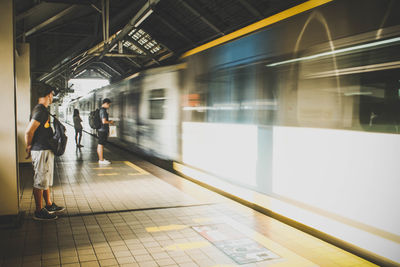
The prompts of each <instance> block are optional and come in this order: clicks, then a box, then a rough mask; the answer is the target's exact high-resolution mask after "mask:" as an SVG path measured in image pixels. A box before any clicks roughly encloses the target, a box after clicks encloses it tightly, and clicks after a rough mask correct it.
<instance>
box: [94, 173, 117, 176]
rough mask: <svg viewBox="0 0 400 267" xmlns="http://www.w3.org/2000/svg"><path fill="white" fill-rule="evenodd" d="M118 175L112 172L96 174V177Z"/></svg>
mask: <svg viewBox="0 0 400 267" xmlns="http://www.w3.org/2000/svg"><path fill="white" fill-rule="evenodd" d="M115 175H118V173H117V172H113V173H98V174H97V176H115Z"/></svg>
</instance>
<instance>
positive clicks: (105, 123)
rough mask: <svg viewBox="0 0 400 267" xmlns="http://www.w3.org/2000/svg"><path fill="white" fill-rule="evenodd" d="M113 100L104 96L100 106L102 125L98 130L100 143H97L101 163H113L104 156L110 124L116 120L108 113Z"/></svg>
mask: <svg viewBox="0 0 400 267" xmlns="http://www.w3.org/2000/svg"><path fill="white" fill-rule="evenodd" d="M110 105H111V100H110V99H109V98H104V100H103V104H102V105H101V108H100V120H101V127H100V129H99V130H98V135H99V144H98V145H97V155H98V156H99V164H102V165H108V164H111V162H110V161H108V160H106V159H105V158H104V157H103V153H104V146H105V144H106V143H107V138H108V134H109V132H110V127H109V125H110V124H113V123H114V121H109V120H108V113H107V109H108V108H110Z"/></svg>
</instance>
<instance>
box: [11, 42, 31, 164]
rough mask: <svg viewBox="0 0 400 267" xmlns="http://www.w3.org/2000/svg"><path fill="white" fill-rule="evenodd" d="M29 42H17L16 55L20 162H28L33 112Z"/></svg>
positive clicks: (29, 160)
mask: <svg viewBox="0 0 400 267" xmlns="http://www.w3.org/2000/svg"><path fill="white" fill-rule="evenodd" d="M29 56H30V50H29V44H28V43H23V44H17V52H16V55H15V75H16V79H15V80H16V88H17V90H16V92H17V94H16V95H17V132H18V141H17V144H18V162H19V163H27V162H31V159H25V157H26V152H25V129H26V127H27V126H28V123H29V115H30V112H31V77H30V63H29V62H30V61H29Z"/></svg>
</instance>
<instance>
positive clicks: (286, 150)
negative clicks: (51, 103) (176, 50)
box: [65, 0, 400, 262]
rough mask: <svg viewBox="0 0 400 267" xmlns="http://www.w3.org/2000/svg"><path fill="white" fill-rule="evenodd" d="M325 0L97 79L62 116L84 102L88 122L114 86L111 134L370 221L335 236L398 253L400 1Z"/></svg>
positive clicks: (353, 220)
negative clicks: (122, 74) (177, 59)
mask: <svg viewBox="0 0 400 267" xmlns="http://www.w3.org/2000/svg"><path fill="white" fill-rule="evenodd" d="M325 2H328V3H326V4H324V5H321V6H319V7H317V8H314V9H312V10H310V11H307V12H303V13H301V14H298V15H296V16H292V17H290V18H288V19H284V20H282V21H279V22H278V23H274V24H272V25H270V26H268V27H265V28H263V29H261V30H258V31H256V32H253V33H250V34H247V35H245V36H241V37H240V38H236V39H234V40H232V41H230V42H227V43H223V44H221V45H218V46H214V47H210V48H208V49H206V50H204V51H200V52H198V53H192V54H191V53H188V54H187V55H185V56H184V57H183V60H182V61H183V62H181V63H180V64H177V65H173V66H166V67H159V68H154V69H148V70H145V71H142V72H140V73H137V74H135V75H133V76H131V77H130V78H128V79H125V80H124V81H121V82H118V83H116V84H112V85H109V86H107V87H104V88H101V89H98V90H95V91H93V92H91V93H90V94H88V95H86V96H84V97H82V98H80V99H78V100H75V101H72V102H71V103H70V104H69V107H68V109H67V110H66V111H65V112H66V118H67V119H68V120H69V121H71V120H72V111H73V109H74V108H78V109H79V110H80V111H81V115H82V117H83V120H84V123H85V124H84V128H85V130H86V131H91V129H90V128H89V126H88V121H87V117H88V114H89V112H90V111H92V110H94V109H95V108H97V107H99V106H100V104H101V101H102V99H103V98H105V97H108V98H110V99H112V101H113V103H112V105H111V108H110V110H109V113H110V117H112V118H113V119H114V120H116V121H118V122H117V129H118V138H111V139H110V141H111V142H114V143H119V144H123V145H124V146H125V147H128V148H131V149H132V150H133V151H136V152H137V151H139V152H142V153H145V154H147V155H151V156H155V157H158V158H162V159H167V160H172V161H175V162H178V163H180V164H183V165H185V166H190V167H193V168H195V169H197V170H201V171H204V172H206V173H209V174H212V175H214V176H216V177H219V178H221V179H224V180H226V181H229V182H231V183H234V184H237V185H240V186H243V187H247V188H250V189H252V190H256V191H258V192H261V193H263V194H266V195H269V196H273V197H277V198H279V199H283V200H286V201H290V202H292V203H295V204H298V205H303V206H305V207H308V208H310V209H314V210H318V211H320V212H322V213H325V214H328V215H331V216H332V217H335V218H339V220H341V221H345V222H346V223H348V224H349V225H353V226H356V229H358V230H360V229H361V230H365V232H366V233H367V234H365V233H364V234H360V235H362V236H361V237H360V236H358V237H354V239H352V238H353V237H349V236H345V235H344V236H342V237H340V238H343V239H345V240H347V241H348V242H350V243H353V244H354V243H355V244H356V245H357V246H360V247H362V248H364V249H366V250H368V251H373V252H374V253H376V254H378V255H380V256H383V257H385V258H387V259H390V260H392V261H395V262H400V249H399V248H400V245H399V243H400V213H399V212H398V207H397V206H396V205H398V203H400V194H399V188H400V179H399V174H400V164H399V161H400V156H399V154H400V135H399V131H400V129H399V126H400V125H399V124H400V16H399V11H400V1H396V0H351V1H348V0H337V1H325ZM358 230H356V231H355V232H354V233H352V234H354V235H357V234H358V232H357V231H358ZM347 234H348V233H347ZM346 238H347V239H346ZM357 238H361V239H365V240H368V241H366V242H364V243H357V242H358V241H356V239H357ZM365 240H364V241H365Z"/></svg>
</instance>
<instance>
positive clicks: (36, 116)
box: [25, 83, 65, 220]
mask: <svg viewBox="0 0 400 267" xmlns="http://www.w3.org/2000/svg"><path fill="white" fill-rule="evenodd" d="M33 90H35V91H37V94H38V104H37V105H36V106H35V107H34V109H33V111H32V114H31V119H30V122H29V124H28V127H27V128H26V131H25V143H26V152H27V154H28V155H27V157H26V158H27V159H28V158H29V157H32V165H33V169H34V172H35V174H34V177H33V195H34V198H35V204H36V210H35V212H34V214H33V219H34V220H55V219H57V215H56V214H58V213H60V212H62V211H63V210H64V209H65V208H64V207H60V206H57V205H56V204H55V203H54V202H52V201H51V200H50V187H51V186H52V185H53V171H54V152H53V151H52V145H51V144H50V143H51V140H52V138H53V130H52V128H51V126H50V114H49V112H48V110H47V108H48V107H49V105H50V104H51V103H52V102H53V95H54V92H53V88H52V87H50V86H49V85H47V84H44V83H40V84H36V85H34V86H33ZM42 197H43V198H44V200H45V202H46V206H45V207H43V203H42Z"/></svg>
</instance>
